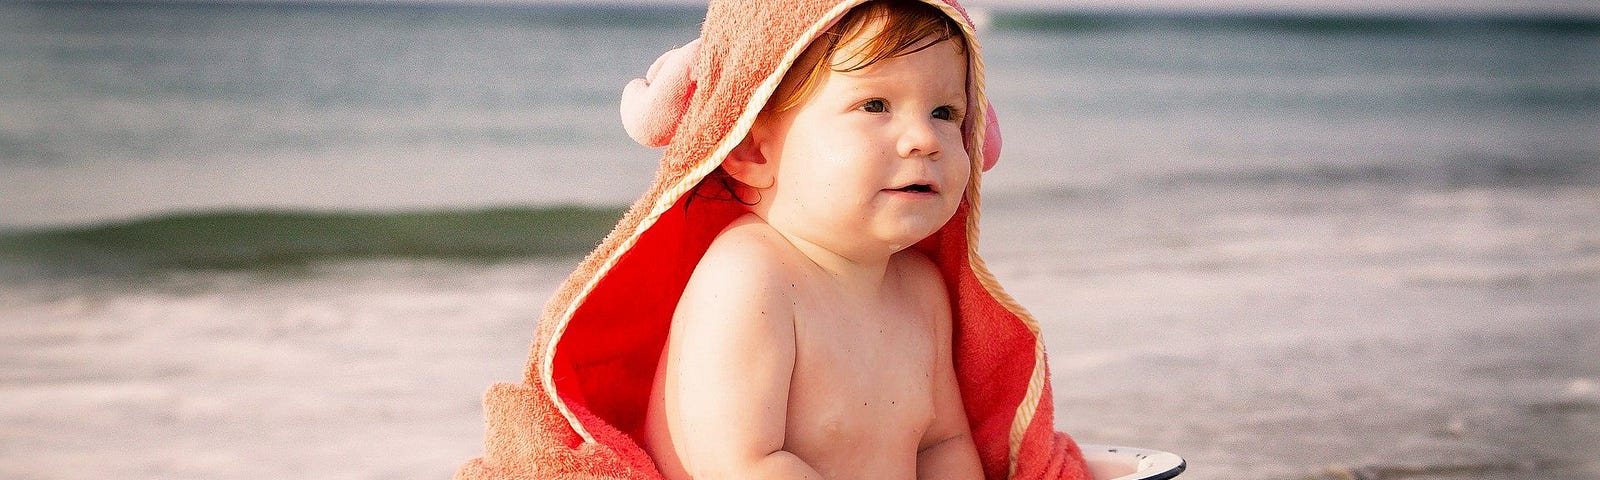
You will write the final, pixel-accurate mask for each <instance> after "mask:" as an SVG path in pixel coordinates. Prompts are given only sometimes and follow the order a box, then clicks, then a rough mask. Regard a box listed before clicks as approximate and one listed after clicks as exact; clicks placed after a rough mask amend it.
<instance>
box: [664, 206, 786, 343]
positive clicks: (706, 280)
mask: <svg viewBox="0 0 1600 480" xmlns="http://www.w3.org/2000/svg"><path fill="white" fill-rule="evenodd" d="M785 246H787V243H785V242H784V241H783V238H782V237H781V236H779V235H778V233H777V232H776V231H774V230H772V228H771V227H769V226H767V225H766V224H765V223H762V222H760V221H748V220H746V219H740V220H738V221H735V222H734V223H733V224H732V225H730V226H729V227H728V228H727V229H725V230H723V232H722V233H720V234H718V235H717V238H716V239H714V240H713V241H712V242H711V246H710V247H708V248H707V249H706V253H705V255H704V256H702V257H701V258H700V262H699V263H698V264H697V265H696V266H695V270H694V273H693V274H692V275H691V276H690V277H689V283H688V285H686V286H685V287H684V291H683V296H682V298H681V299H680V301H679V309H678V316H679V317H687V318H690V319H694V318H709V319H711V320H716V319H732V318H748V317H752V316H759V317H764V318H771V319H774V320H783V319H785V318H787V317H786V316H787V315H790V314H792V311H791V310H792V307H791V305H790V302H789V301H788V298H789V297H790V295H791V291H790V290H791V289H792V286H793V285H794V281H793V278H794V275H795V272H794V269H793V268H792V267H791V266H790V264H791V262H790V260H789V258H790V257H792V255H791V254H790V252H787V251H785V250H784V248H785ZM789 248H791V249H792V247H789ZM680 319H681V318H680Z"/></svg>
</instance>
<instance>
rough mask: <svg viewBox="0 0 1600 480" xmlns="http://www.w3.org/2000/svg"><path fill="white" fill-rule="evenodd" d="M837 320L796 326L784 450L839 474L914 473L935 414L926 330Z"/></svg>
mask: <svg viewBox="0 0 1600 480" xmlns="http://www.w3.org/2000/svg"><path fill="white" fill-rule="evenodd" d="M901 313H904V312H901ZM807 320H810V321H809V322H808V321H807ZM836 320H839V319H833V318H829V319H804V318H802V319H797V322H798V324H797V331H796V334H797V335H796V352H795V354H796V355H795V368H794V373H793V377H792V379H791V382H790V395H789V412H788V425H787V430H788V434H787V439H786V440H787V441H788V443H790V445H788V446H787V447H788V448H791V449H793V450H792V451H794V452H795V453H796V454H798V455H800V456H801V457H802V458H805V457H810V458H807V460H808V461H810V462H814V463H818V464H823V465H817V466H818V467H819V468H826V467H824V465H832V467H831V469H836V470H841V471H840V472H839V473H843V471H851V472H854V473H858V474H867V473H874V472H876V473H880V474H887V473H889V472H886V471H884V469H888V470H891V471H898V470H903V469H904V468H906V467H909V468H911V469H912V471H913V472H914V470H915V457H916V451H917V448H918V446H919V443H920V441H921V439H922V437H923V433H924V432H925V431H926V430H927V427H928V425H929V424H930V423H931V422H932V420H933V413H934V410H933V374H934V365H935V361H936V355H937V349H936V348H935V345H934V332H933V331H932V330H931V329H930V328H926V325H929V324H930V323H929V322H928V321H926V320H925V319H919V318H914V317H906V316H905V315H894V314H883V316H882V318H881V320H882V321H881V322H873V321H860V320H861V319H859V318H855V319H845V320H844V321H836ZM896 476H899V475H889V477H896ZM873 478H885V477H876V476H875V477H873Z"/></svg>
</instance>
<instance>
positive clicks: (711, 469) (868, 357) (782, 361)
mask: <svg viewBox="0 0 1600 480" xmlns="http://www.w3.org/2000/svg"><path fill="white" fill-rule="evenodd" d="M966 48H967V47H966V43H965V40H964V39H963V37H962V31H961V29H960V27H959V26H958V25H957V24H955V22H954V21H953V20H952V19H950V18H949V17H948V16H946V15H945V14H944V13H942V12H940V11H939V10H938V9H937V8H935V7H932V6H929V5H926V4H922V3H918V2H912V1H901V2H891V1H879V2H871V3H867V4H865V5H862V6H859V7H856V8H854V9H853V10H851V11H850V12H849V13H848V14H846V15H845V16H844V17H843V18H842V19H841V20H840V21H839V22H838V23H836V24H835V25H834V26H833V27H832V28H831V29H830V30H829V31H828V33H826V34H824V35H823V36H821V37H820V38H819V39H818V40H816V41H814V42H813V43H812V44H811V45H810V46H809V47H808V48H807V49H806V50H805V52H804V54H802V55H801V56H800V58H799V60H798V61H797V62H796V63H795V65H794V66H793V67H791V68H790V69H789V71H788V73H787V74H786V75H785V76H784V78H783V81H782V83H781V84H779V86H778V88H777V90H776V92H775V93H774V96H773V97H772V99H770V100H769V101H768V102H767V104H766V107H765V108H764V109H762V111H761V113H760V114H759V116H758V117H757V118H756V120H755V122H754V124H753V125H752V126H751V127H750V131H749V134H748V135H747V136H745V137H744V139H743V141H742V142H740V143H739V144H738V145H737V147H735V148H734V149H733V150H732V152H731V153H730V154H729V155H728V157H727V158H726V159H725V160H723V162H722V165H721V170H722V172H721V173H720V175H726V179H722V178H721V177H719V176H712V177H710V178H709V179H708V182H709V183H703V184H702V185H701V188H702V189H704V188H724V189H728V191H725V192H721V193H720V194H717V195H713V196H715V197H722V198H734V199H740V200H743V201H745V202H746V203H747V205H748V210H749V212H748V213H745V214H743V215H742V216H739V217H738V218H737V219H735V220H734V221H733V222H732V223H731V224H729V225H728V226H727V227H726V228H725V229H723V230H722V231H721V232H720V233H718V234H717V235H716V237H715V239H714V240H713V241H712V242H711V244H710V246H709V247H708V248H707V250H706V252H705V255H704V257H702V258H701V260H700V262H699V263H698V265H697V266H696V267H695V269H694V272H693V274H692V276H691V277H690V278H689V281H688V284H687V286H686V287H685V288H684V290H683V294H682V296H681V299H680V301H679V302H678V304H677V308H676V310H675V312H674V313H673V316H672V326H671V334H670V337H669V340H668V344H667V347H666V350H665V352H664V354H663V361H662V363H661V367H660V368H659V369H658V370H657V373H656V376H655V381H654V388H653V389H652V392H651V396H650V404H649V409H648V414H647V420H646V424H645V433H646V434H645V436H644V443H645V447H646V449H647V450H648V451H649V453H650V456H651V458H652V459H654V461H655V463H656V465H657V466H658V467H660V468H661V471H662V473H663V474H664V475H665V476H666V477H667V478H669V479H688V478H796V479H798V478H812V479H897V478H901V479H910V478H982V471H981V467H980V465H979V460H978V456H977V451H976V449H975V447H974V445H973V443H972V439H971V437H970V435H969V431H968V426H967V418H966V414H965V412H964V411H963V407H962V399H961V395H960V391H959V390H958V386H957V384H956V379H955V374H954V370H953V368H952V358H951V344H952V334H951V312H950V302H949V298H948V294H947V292H946V291H945V284H944V281H943V280H942V278H941V275H940V273H939V270H938V269H937V267H936V266H935V265H934V263H933V262H932V261H931V260H930V259H929V258H928V257H927V256H926V255H924V254H923V253H921V252H918V251H917V250H915V249H911V248H909V247H911V246H912V245H914V244H916V243H917V242H919V241H922V240H923V239H925V238H927V237H928V236H929V235H931V234H933V233H934V232H935V231H937V230H938V229H939V228H940V227H942V226H944V225H945V224H946V223H947V222H948V221H949V220H950V218H951V216H952V215H954V214H955V212H956V208H957V206H958V205H959V204H960V202H961V199H962V197H963V195H964V193H965V191H966V188H967V185H968V181H969V178H970V176H971V174H972V172H971V159H970V158H969V156H968V154H967V151H966V147H965V144H964V141H963V131H962V124H963V121H964V120H965V115H966V113H967V112H968V105H967V98H968V97H967V74H968V69H967V54H966ZM727 179H731V180H732V181H726V180H727ZM719 180H721V181H719ZM699 201H705V200H704V199H701V200H699Z"/></svg>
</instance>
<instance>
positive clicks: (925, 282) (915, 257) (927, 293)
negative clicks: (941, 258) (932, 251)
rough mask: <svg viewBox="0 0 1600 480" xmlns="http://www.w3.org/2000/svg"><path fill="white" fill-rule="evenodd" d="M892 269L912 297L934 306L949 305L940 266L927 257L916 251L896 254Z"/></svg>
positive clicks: (908, 250)
mask: <svg viewBox="0 0 1600 480" xmlns="http://www.w3.org/2000/svg"><path fill="white" fill-rule="evenodd" d="M892 268H893V271H894V272H895V275H896V276H898V277H899V279H900V282H901V285H904V286H905V288H906V289H907V291H908V293H909V294H910V295H912V296H914V297H916V298H918V299H919V300H923V301H925V302H930V303H932V304H934V305H946V304H948V303H949V298H948V297H947V296H946V295H945V284H944V276H943V274H941V273H939V266H938V264H935V263H934V262H933V259H931V258H928V256H927V255H924V254H923V253H922V252H920V251H917V250H916V249H912V248H908V249H905V250H903V251H901V252H899V253H896V254H895V256H894V257H893V264H892Z"/></svg>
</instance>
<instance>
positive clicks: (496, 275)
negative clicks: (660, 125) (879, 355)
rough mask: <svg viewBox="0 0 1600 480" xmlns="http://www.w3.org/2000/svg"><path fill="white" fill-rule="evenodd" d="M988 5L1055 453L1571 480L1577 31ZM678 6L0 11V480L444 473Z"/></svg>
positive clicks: (1326, 473)
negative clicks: (1100, 451) (1068, 435)
mask: <svg viewBox="0 0 1600 480" xmlns="http://www.w3.org/2000/svg"><path fill="white" fill-rule="evenodd" d="M988 14H989V15H988V19H989V20H988V24H987V26H986V27H985V29H984V30H983V32H982V40H983V44H984V47H985V55H986V61H987V66H988V68H989V71H988V78H989V81H990V92H991V94H992V96H993V99H994V102H995V104H996V106H997V108H998V110H999V111H1000V114H1001V118H1002V124H1003V128H1004V132H1005V138H1006V144H1005V145H1006V152H1005V154H1004V157H1003V159H1002V161H1001V163H1000V166H999V167H998V168H997V169H995V170H994V171H992V172H990V173H989V174H988V175H986V176H985V178H984V188H985V191H984V197H983V198H984V210H983V213H984V216H983V225H984V228H983V232H984V235H983V237H982V239H981V240H982V243H981V249H982V251H983V254H984V256H985V259H986V260H987V261H988V263H989V264H990V266H991V267H992V268H993V270H994V271H995V273H996V275H997V276H998V277H999V278H1000V279H1001V281H1002V283H1003V284H1004V285H1006V286H1007V288H1008V289H1009V291H1010V292H1011V293H1012V294H1013V295H1014V296H1016V297H1017V298H1018V299H1019V301H1020V302H1021V303H1022V304H1023V305H1026V306H1028V308H1029V309H1030V310H1031V311H1032V312H1033V313H1034V314H1035V315H1036V316H1037V317H1039V318H1040V319H1041V322H1042V323H1043V326H1042V328H1043V330H1044V332H1045V339H1046V344H1047V347H1048V348H1049V351H1050V353H1051V368H1052V372H1053V375H1054V377H1053V378H1054V382H1055V385H1056V403H1057V405H1056V408H1057V411H1058V412H1059V413H1058V418H1057V426H1058V427H1059V428H1061V429H1063V430H1066V431H1069V432H1072V433H1073V434H1075V435H1077V436H1078V438H1080V439H1081V440H1084V441H1094V442H1099V443H1112V444H1127V445H1133V446H1141V447H1147V448H1156V449H1163V450H1170V451H1174V452H1178V453H1180V454H1182V455H1184V456H1185V457H1186V458H1187V459H1189V461H1190V470H1189V472H1188V473H1186V474H1185V475H1184V477H1182V478H1193V479H1223V478H1228V479H1237V478H1245V479H1262V480H1267V479H1295V478H1346V477H1348V476H1349V475H1354V474H1356V473H1360V474H1362V475H1367V476H1368V477H1369V478H1370V477H1374V476H1375V477H1379V478H1413V477H1415V478H1449V479H1465V478H1471V479H1479V478H1494V479H1512V480H1533V479H1541V480H1543V479H1571V480H1579V479H1593V478H1600V463H1597V462H1595V461H1594V459H1595V458H1600V452H1597V451H1596V449H1595V447H1594V446H1595V445H1600V427H1597V425H1600V363H1597V362H1595V361H1594V359H1595V358H1600V329H1597V328H1595V326H1596V325H1600V315H1597V313H1596V312H1600V133H1597V132H1600V27H1597V25H1600V20H1596V19H1592V18H1563V17H1508V16H1486V17H1462V16H1456V17H1428V16H1423V15H1410V16H1403V15H1402V16H1397V15H1389V16H1372V15H1369V16H1361V15H1321V16H1318V15H1286V14H1284V15H1255V14H1232V15H1220V14H1219V15H1212V14H1187V15H1177V14H1162V15H1155V14H1107V13H1083V12H1077V13H1074V12H1010V11H1003V10H997V11H991V12H988ZM701 15H702V12H701V11H700V10H698V9H696V8H693V7H681V8H677V7H673V8H655V7H652V8H639V7H592V6H438V5H434V6H377V5H342V6H333V5H308V4H271V5H268V4H225V5H224V4H204V3H200V4H160V3H117V4H100V3H72V2H66V3H49V2H46V3H29V2H24V3H0V404H5V405H7V408H5V409H0V426H3V428H0V477H6V478H73V477H76V476H84V475H86V476H92V477H104V478H219V479H221V478H263V477H267V478H277V477H314V478H373V477H381V478H442V477H445V476H448V475H449V473H450V471H451V470H452V469H453V468H454V466H455V465H456V464H457V463H458V462H460V461H461V460H463V459H465V458H468V457H469V456H472V455H475V454H477V453H478V452H480V451H481V446H480V444H479V441H480V436H481V434H482V430H481V423H480V422H481V413H482V412H481V407H480V405H479V404H478V399H479V398H480V395H481V393H482V389H483V388H484V386H486V385H488V384H489V383H491V382H495V381H508V380H514V379H516V378H519V375H520V373H521V372H520V368H521V367H522V366H523V363H522V362H523V360H524V358H525V355H526V354H527V346H528V345H527V342H528V339H529V338H531V336H532V331H533V328H534V325H533V322H534V320H533V319H535V318H537V317H538V312H539V309H540V308H541V306H542V303H543V302H544V300H545V298H546V297H547V296H548V295H549V293H550V291H551V290H552V289H554V288H555V285H556V284H557V283H558V282H559V281H560V279H561V278H562V277H563V276H564V275H565V274H566V273H567V272H568V271H569V270H570V269H571V268H572V266H573V264H574V263H575V262H576V257H577V256H578V255H581V254H582V253H583V252H585V251H587V250H588V248H589V246H590V245H593V243H594V242H596V241H597V240H598V239H599V238H600V237H601V236H603V235H604V234H605V233H606V231H607V230H608V229H609V227H610V225H611V223H612V222H613V221H614V220H615V218H616V216H617V215H618V214H619V212H620V209H621V208H622V206H623V205H626V204H628V202H630V201H632V200H633V199H634V197H635V196H636V195H637V194H639V192H641V191H642V190H643V189H644V187H645V185H646V183H647V182H648V181H649V179H650V176H651V174H652V173H653V168H654V166H655V160H656V159H657V158H658V155H659V153H658V152H656V151H653V150H649V149H645V148H643V147H639V146H637V145H635V144H633V143H632V142H631V141H630V140H628V139H627V137H626V136H625V134H624V133H623V132H622V130H621V128H619V125H618V122H617V120H616V115H617V114H616V100H617V94H618V93H619V92H620V89H621V86H622V85H623V84H624V83H625V82H626V81H627V80H629V79H631V78H633V77H634V76H636V75H639V74H641V73H642V72H643V71H644V70H645V69H646V68H647V67H648V66H649V65H650V62H651V61H653V60H654V59H655V57H656V56H657V55H658V54H659V53H660V52H662V51H664V50H665V49H667V48H671V47H673V46H675V45H677V44H681V43H683V42H685V41H687V40H689V39H692V38H693V37H694V35H695V34H696V33H695V32H696V28H697V25H698V23H699V21H700V16H701ZM1341 469H1342V470H1341ZM78 472H84V473H82V475H78ZM1341 472H1342V473H1341ZM1352 472H1353V473H1352ZM1340 475H1344V477H1341V476H1340Z"/></svg>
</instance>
